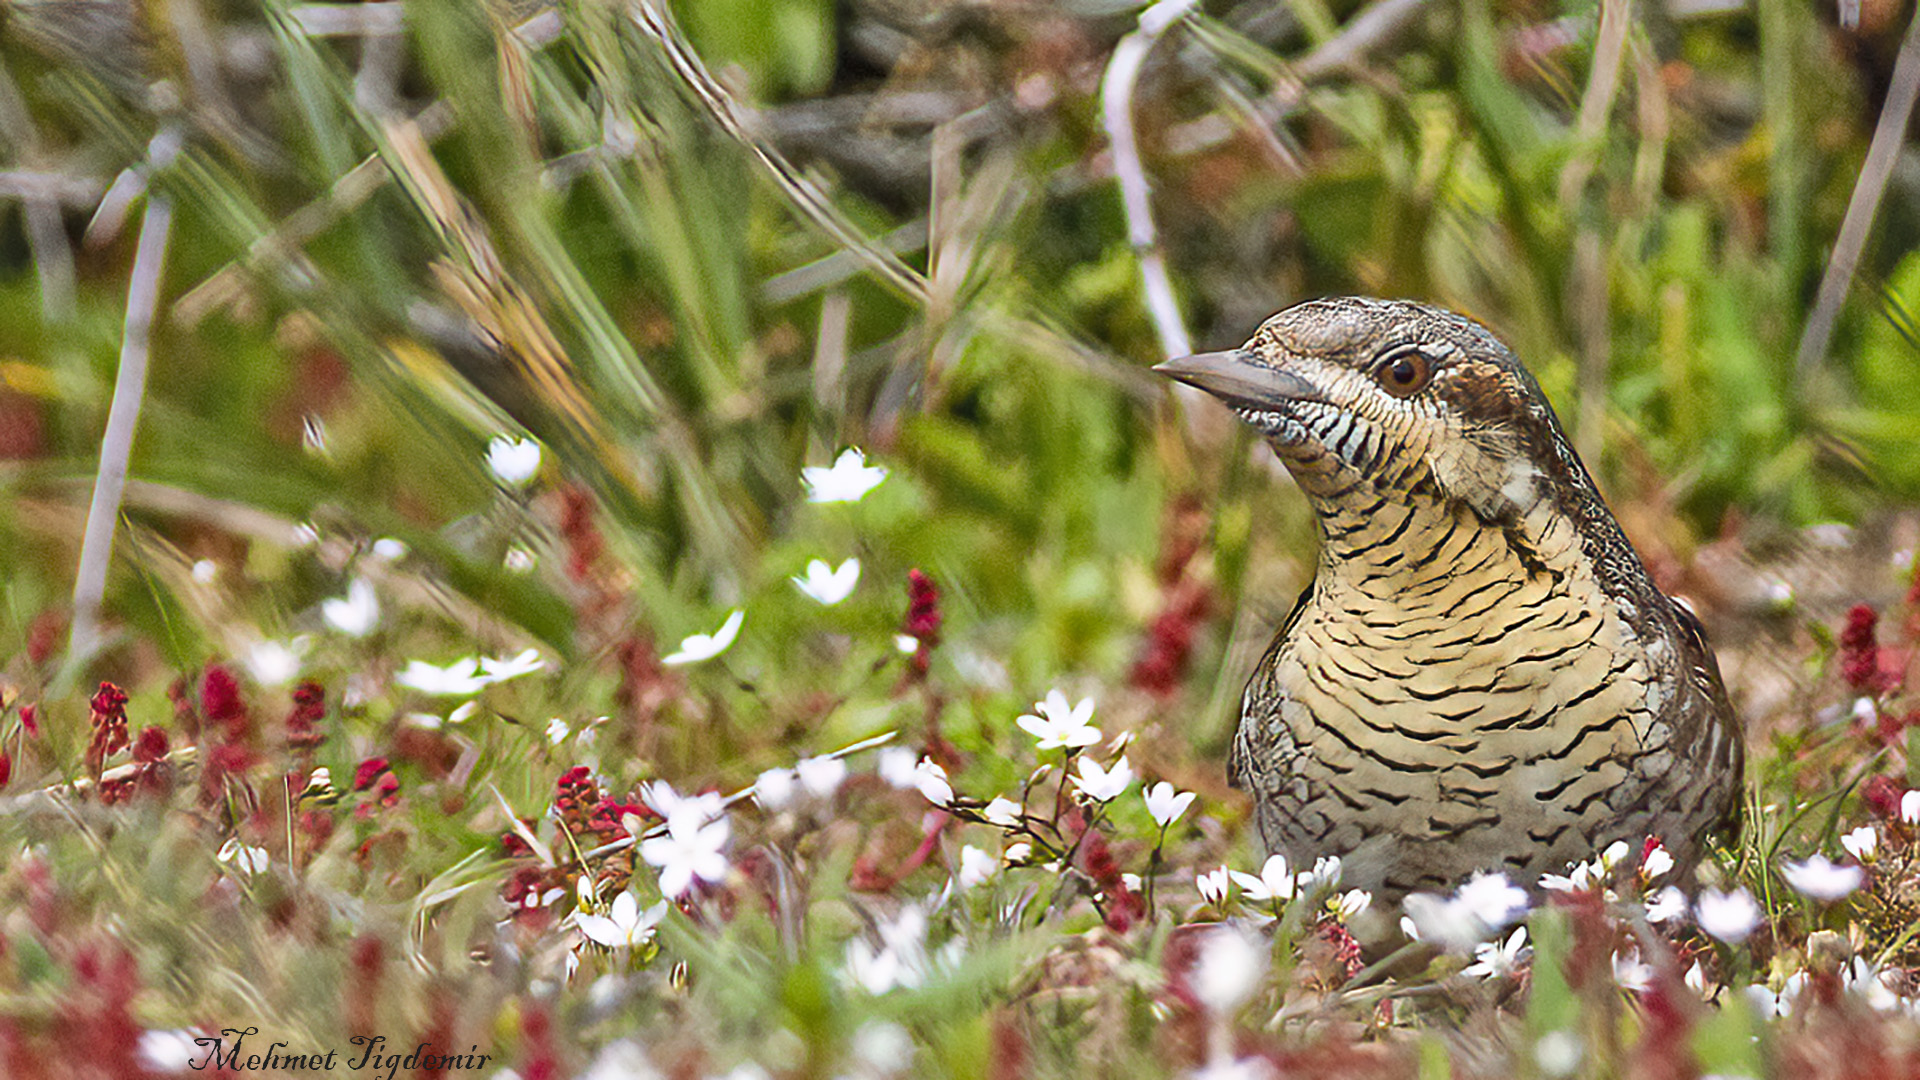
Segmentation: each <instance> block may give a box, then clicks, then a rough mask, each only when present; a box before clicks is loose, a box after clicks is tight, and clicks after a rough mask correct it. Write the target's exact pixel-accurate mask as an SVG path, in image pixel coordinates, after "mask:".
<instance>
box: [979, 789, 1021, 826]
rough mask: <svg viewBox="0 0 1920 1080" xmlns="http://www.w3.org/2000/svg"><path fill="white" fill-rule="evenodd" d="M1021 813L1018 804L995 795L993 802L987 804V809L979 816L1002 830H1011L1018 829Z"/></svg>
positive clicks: (1002, 796)
mask: <svg viewBox="0 0 1920 1080" xmlns="http://www.w3.org/2000/svg"><path fill="white" fill-rule="evenodd" d="M1021 813H1022V807H1021V806H1020V804H1019V803H1017V802H1014V801H1013V800H1012V799H1009V798H1007V797H1006V796H1004V795H995V796H994V797H993V801H992V802H990V803H988V804H987V808H986V809H985V810H982V811H981V812H980V816H981V817H984V818H986V819H987V820H988V821H990V822H992V823H993V824H995V825H998V826H1000V827H1002V828H1006V829H1013V828H1018V827H1019V825H1020V814H1021Z"/></svg>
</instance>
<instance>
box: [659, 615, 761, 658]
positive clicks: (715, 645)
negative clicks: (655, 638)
mask: <svg viewBox="0 0 1920 1080" xmlns="http://www.w3.org/2000/svg"><path fill="white" fill-rule="evenodd" d="M746 616H747V613H746V612H745V611H743V610H741V609H740V608H735V609H733V613H732V614H730V615H728V616H727V621H726V622H723V623H721V624H720V629H718V630H715V631H714V632H713V633H711V634H691V635H689V636H687V637H684V638H681V639H680V650H679V651H678V652H672V653H668V654H667V655H665V656H663V657H661V658H660V662H661V663H663V664H665V665H667V666H668V667H675V666H678V665H680V664H697V663H699V662H700V661H702V660H711V659H713V658H714V657H716V656H719V655H720V654H721V653H723V652H726V651H727V646H729V645H731V644H733V639H734V638H735V637H738V636H739V634H740V622H741V620H743V619H745V618H746Z"/></svg>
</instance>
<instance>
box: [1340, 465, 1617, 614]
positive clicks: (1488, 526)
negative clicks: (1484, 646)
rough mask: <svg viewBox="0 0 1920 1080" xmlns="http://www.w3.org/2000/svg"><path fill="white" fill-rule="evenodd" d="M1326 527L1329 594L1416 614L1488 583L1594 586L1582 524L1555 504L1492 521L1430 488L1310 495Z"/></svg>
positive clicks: (1510, 509) (1508, 509)
mask: <svg viewBox="0 0 1920 1080" xmlns="http://www.w3.org/2000/svg"><path fill="white" fill-rule="evenodd" d="M1308 495H1309V499H1310V500H1311V501H1312V503H1313V505H1314V509H1315V511H1316V513H1317V515H1318V517H1319V523H1320V536H1321V541H1322V543H1321V552H1320V563H1321V577H1322V581H1321V587H1322V588H1323V589H1327V590H1329V591H1330V592H1337V591H1349V592H1351V593H1354V594H1358V595H1361V596H1366V597H1369V598H1371V600H1372V601H1373V602H1375V603H1380V604H1383V605H1387V606H1395V607H1404V608H1409V609H1411V608H1415V607H1418V606H1419V605H1420V604H1421V603H1422V598H1423V597H1432V596H1434V595H1436V594H1437V593H1438V592H1439V591H1440V590H1441V589H1443V588H1444V589H1446V590H1447V591H1449V592H1452V591H1456V590H1458V589H1460V588H1462V587H1467V588H1472V587H1474V582H1476V581H1482V580H1484V581H1485V582H1487V583H1488V584H1489V585H1491V584H1494V583H1498V582H1513V581H1535V582H1536V583H1537V584H1542V585H1548V586H1557V585H1561V584H1563V583H1564V582H1565V581H1567V580H1569V579H1572V578H1585V577H1591V574H1590V570H1591V567H1589V566H1587V565H1586V563H1587V561H1588V560H1587V556H1586V553H1585V552H1584V550H1583V549H1582V546H1581V543H1580V538H1579V533H1578V528H1577V526H1576V523H1575V522H1574V521H1573V520H1572V519H1571V518H1569V517H1568V516H1567V515H1566V514H1565V513H1564V512H1561V511H1560V510H1559V509H1558V508H1557V506H1556V505H1555V504H1554V503H1553V502H1552V501H1550V500H1547V499H1542V498H1533V499H1529V500H1528V501H1526V502H1525V503H1524V504H1513V503H1508V504H1503V505H1502V506H1500V507H1498V508H1497V509H1498V510H1500V511H1501V512H1499V513H1492V512H1490V508H1488V507H1484V506H1475V505H1473V504H1470V503H1468V502H1466V501H1464V500H1462V499H1460V498H1458V497H1454V496H1449V495H1446V494H1443V493H1441V492H1440V491H1439V490H1438V489H1437V488H1435V487H1434V486H1432V485H1419V486H1416V487H1415V488H1414V489H1413V490H1412V491H1410V492H1409V491H1406V490H1397V491H1393V492H1382V491H1379V490H1377V489H1372V488H1369V487H1365V486H1363V487H1360V488H1357V489H1355V490H1351V491H1340V490H1339V489H1338V488H1334V489H1329V490H1322V491H1318V492H1315V491H1309V493H1308Z"/></svg>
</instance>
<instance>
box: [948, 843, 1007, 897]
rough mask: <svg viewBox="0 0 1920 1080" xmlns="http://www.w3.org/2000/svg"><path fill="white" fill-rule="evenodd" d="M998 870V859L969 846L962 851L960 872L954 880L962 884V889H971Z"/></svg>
mask: <svg viewBox="0 0 1920 1080" xmlns="http://www.w3.org/2000/svg"><path fill="white" fill-rule="evenodd" d="M998 869H1000V861H999V860H998V859H995V858H994V857H993V856H991V855H989V854H987V853H986V852H984V851H982V850H980V849H979V848H977V847H974V846H973V845H972V844H968V845H967V846H965V847H963V848H961V849H960V871H959V873H957V874H955V875H954V880H956V881H958V882H959V883H960V887H961V888H963V889H971V888H973V887H974V886H975V885H978V884H980V883H981V882H983V881H985V880H987V879H988V878H990V877H992V876H993V872H994V871H995V870H998Z"/></svg>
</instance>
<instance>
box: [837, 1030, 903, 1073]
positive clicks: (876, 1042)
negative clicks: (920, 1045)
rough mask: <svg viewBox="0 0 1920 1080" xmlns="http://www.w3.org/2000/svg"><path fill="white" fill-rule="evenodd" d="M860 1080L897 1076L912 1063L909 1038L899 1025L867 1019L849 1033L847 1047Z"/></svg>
mask: <svg viewBox="0 0 1920 1080" xmlns="http://www.w3.org/2000/svg"><path fill="white" fill-rule="evenodd" d="M848 1050H849V1051H850V1052H851V1056H852V1058H853V1060H854V1062H855V1063H856V1064H857V1065H858V1066H859V1068H856V1069H855V1070H854V1075H855V1076H857V1077H860V1078H861V1080H878V1078H880V1077H887V1076H897V1075H899V1074H901V1073H904V1072H906V1071H907V1066H909V1065H911V1064H913V1036H912V1035H910V1034H908V1033H907V1029H906V1028H903V1027H901V1026H900V1025H899V1024H895V1023H892V1022H890V1021H886V1020H869V1021H867V1022H866V1023H864V1024H861V1025H860V1028H859V1030H857V1031H855V1032H854V1033H853V1038H852V1040H851V1045H850V1046H849V1047H848Z"/></svg>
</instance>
